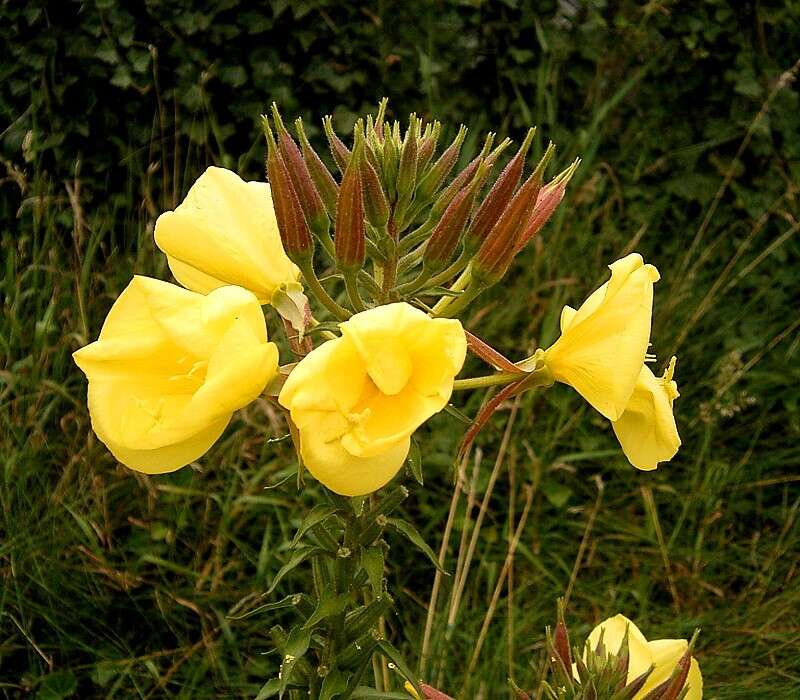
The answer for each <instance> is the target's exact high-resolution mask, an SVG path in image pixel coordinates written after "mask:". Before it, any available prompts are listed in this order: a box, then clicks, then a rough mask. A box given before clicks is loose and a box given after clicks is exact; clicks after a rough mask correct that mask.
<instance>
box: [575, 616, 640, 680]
mask: <svg viewBox="0 0 800 700" xmlns="http://www.w3.org/2000/svg"><path fill="white" fill-rule="evenodd" d="M626 629H627V630H628V651H629V653H630V661H629V663H628V681H632V680H633V679H634V678H637V677H638V676H640V675H642V674H643V673H644V672H645V671H646V670H647V669H648V668H650V665H651V664H652V663H653V654H652V651H651V650H650V647H649V645H648V643H647V639H645V636H644V635H643V634H642V633H641V632H640V631H639V628H638V627H637V626H636V625H635V624H634V623H633V622H631V620H629V619H628V618H627V617H625V616H624V615H615V616H614V617H609V618H608V619H607V620H604V621H603V622H601V623H600V624H599V625H597V627H595V628H594V629H593V630H592V632H591V634H590V635H589V644H590V645H591V648H592V649H594V648H595V647H596V646H597V643H598V642H599V641H600V632H601V631H602V632H603V643H604V644H605V647H606V649H607V650H608V651H609V652H610V653H612V654H616V653H618V652H619V650H620V647H621V646H622V641H623V639H625V630H626Z"/></svg>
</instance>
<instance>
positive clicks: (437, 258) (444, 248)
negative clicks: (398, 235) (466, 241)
mask: <svg viewBox="0 0 800 700" xmlns="http://www.w3.org/2000/svg"><path fill="white" fill-rule="evenodd" d="M485 169H486V163H485V162H483V163H481V164H480V167H479V168H478V172H477V173H476V174H475V177H474V178H473V180H472V182H471V183H470V184H469V185H468V186H467V187H464V188H463V189H462V190H461V191H460V192H459V193H458V194H457V195H456V196H455V197H454V198H453V201H452V202H450V205H449V206H448V207H447V209H446V210H445V213H444V215H443V216H442V218H441V219H440V220H439V223H438V224H437V225H436V228H434V229H433V233H432V234H431V237H430V238H429V239H428V242H427V244H426V245H425V251H424V253H423V256H422V264H423V266H424V267H425V269H426V270H428V271H429V272H431V273H432V274H435V273H436V272H439V271H441V270H443V269H444V268H445V267H446V265H447V263H448V262H449V261H450V259H451V258H452V257H453V253H454V252H455V250H456V247H457V246H458V242H459V241H460V240H461V234H462V233H463V232H464V227H465V226H466V224H467V219H469V215H470V213H471V212H472V206H473V204H474V203H475V193H476V191H477V189H478V183H479V182H480V181H481V178H482V175H483V171H484V170H485Z"/></svg>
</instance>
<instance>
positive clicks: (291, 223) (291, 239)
mask: <svg viewBox="0 0 800 700" xmlns="http://www.w3.org/2000/svg"><path fill="white" fill-rule="evenodd" d="M262 127H263V129H264V135H265V136H266V138H267V178H268V179H269V184H270V188H271V191H272V202H273V205H274V206H275V218H276V219H277V221H278V231H279V232H280V234H281V242H282V243H283V248H284V250H285V251H286V255H287V256H288V257H289V259H290V260H291V261H292V262H294V263H296V264H297V265H298V266H300V267H302V263H304V262H306V261H308V260H309V259H310V258H311V256H312V255H313V253H314V241H313V239H312V238H311V232H310V231H309V228H308V224H307V223H306V219H305V216H304V215H303V210H302V207H301V206H300V200H299V198H298V197H297V193H296V192H295V190H294V186H293V185H292V179H291V177H290V176H289V171H288V169H287V167H286V163H284V161H283V158H282V157H281V154H280V151H279V149H278V145H277V143H275V137H274V136H273V134H272V129H271V128H270V126H269V121H268V120H267V118H266V117H262Z"/></svg>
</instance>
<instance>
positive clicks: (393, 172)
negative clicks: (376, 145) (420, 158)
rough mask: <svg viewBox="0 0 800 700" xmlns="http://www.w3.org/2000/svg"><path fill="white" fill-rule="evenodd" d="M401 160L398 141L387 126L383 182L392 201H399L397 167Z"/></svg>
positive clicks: (384, 131) (384, 145)
mask: <svg viewBox="0 0 800 700" xmlns="http://www.w3.org/2000/svg"><path fill="white" fill-rule="evenodd" d="M395 124H397V122H395ZM399 159H400V150H399V148H398V147H397V140H395V138H394V134H393V133H392V128H391V127H390V126H389V125H388V124H385V125H384V127H383V182H384V184H385V186H386V192H387V194H388V195H389V199H390V201H395V200H396V199H397V167H398V165H399Z"/></svg>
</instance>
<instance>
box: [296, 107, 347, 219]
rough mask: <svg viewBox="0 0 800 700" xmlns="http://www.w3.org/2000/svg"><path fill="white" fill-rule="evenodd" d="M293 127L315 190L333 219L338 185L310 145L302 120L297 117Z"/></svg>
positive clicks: (337, 196)
mask: <svg viewBox="0 0 800 700" xmlns="http://www.w3.org/2000/svg"><path fill="white" fill-rule="evenodd" d="M294 127H295V130H296V131H297V138H298V139H299V140H300V146H301V147H302V149H303V160H305V162H306V167H307V168H308V172H309V174H310V175H311V179H312V180H313V181H314V184H315V185H316V186H317V191H318V192H319V194H320V197H322V202H323V204H324V205H325V209H326V210H327V212H328V216H329V217H330V218H331V219H333V218H335V217H336V200H337V199H338V198H339V185H337V184H336V180H334V179H333V175H331V173H330V170H328V168H327V167H326V166H325V163H323V162H322V159H321V158H320V157H319V155H317V152H316V151H315V150H314V149H313V148H312V147H311V144H310V143H309V141H308V137H306V132H305V129H304V128H303V120H302V119H300V118H299V117H298V119H297V120H296V121H295V123H294Z"/></svg>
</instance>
